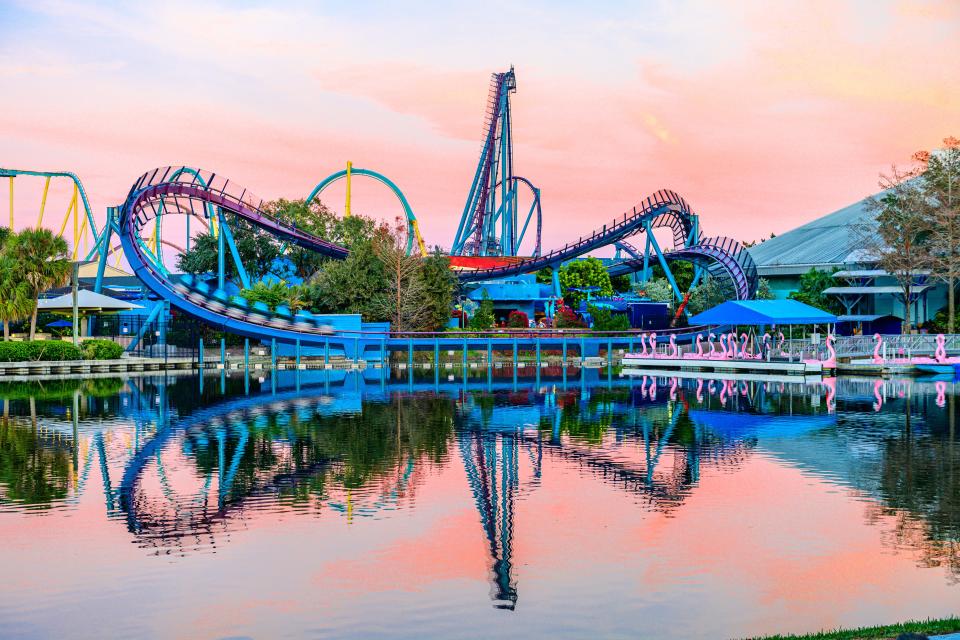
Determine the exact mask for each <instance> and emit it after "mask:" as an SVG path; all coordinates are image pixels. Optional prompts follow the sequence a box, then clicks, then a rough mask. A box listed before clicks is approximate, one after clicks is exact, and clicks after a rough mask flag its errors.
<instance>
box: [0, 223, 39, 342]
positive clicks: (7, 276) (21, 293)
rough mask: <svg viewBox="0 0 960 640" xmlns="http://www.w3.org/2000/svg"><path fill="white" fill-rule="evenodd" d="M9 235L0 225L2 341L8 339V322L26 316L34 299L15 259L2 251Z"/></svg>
mask: <svg viewBox="0 0 960 640" xmlns="http://www.w3.org/2000/svg"><path fill="white" fill-rule="evenodd" d="M10 235H11V234H10V230H9V229H7V228H6V227H0V320H2V321H3V339H4V341H7V340H9V339H10V323H11V322H18V321H20V320H23V319H24V318H26V317H28V316H29V315H30V313H31V312H32V310H33V303H34V300H35V298H34V297H33V295H32V291H31V289H30V285H29V284H27V282H26V281H25V280H24V279H23V274H22V273H21V271H20V268H19V265H18V264H17V261H16V260H14V259H13V258H11V257H10V256H9V255H7V254H6V253H5V252H4V248H5V247H6V245H7V241H8V240H9V238H10Z"/></svg>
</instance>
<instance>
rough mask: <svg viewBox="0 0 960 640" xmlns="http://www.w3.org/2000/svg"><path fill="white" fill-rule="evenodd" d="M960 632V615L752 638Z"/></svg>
mask: <svg viewBox="0 0 960 640" xmlns="http://www.w3.org/2000/svg"><path fill="white" fill-rule="evenodd" d="M956 632H960V617H953V618H941V619H939V620H922V621H920V620H917V621H910V622H903V623H900V624H891V625H887V626H884V627H861V628H859V629H839V630H837V631H821V632H819V633H811V634H807V635H799V636H796V635H785V636H783V635H775V636H765V637H763V638H759V637H758V638H752V639H750V640H875V639H885V638H896V637H897V636H898V635H900V634H901V633H920V634H924V635H939V634H945V633H956Z"/></svg>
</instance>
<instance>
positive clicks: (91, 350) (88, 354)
mask: <svg viewBox="0 0 960 640" xmlns="http://www.w3.org/2000/svg"><path fill="white" fill-rule="evenodd" d="M80 350H81V351H82V352H83V359H84V360H116V359H118V358H120V356H122V355H123V347H121V346H120V345H119V344H117V343H116V342H114V341H113V340H84V341H83V342H81V343H80Z"/></svg>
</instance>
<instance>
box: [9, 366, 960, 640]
mask: <svg viewBox="0 0 960 640" xmlns="http://www.w3.org/2000/svg"><path fill="white" fill-rule="evenodd" d="M923 390H924V387H923V386H922V385H915V388H914V394H915V395H920V394H921V392H922V391H923ZM599 394H600V392H599V391H595V392H594V395H599ZM627 397H629V396H627ZM798 399H799V398H798ZM683 400H686V401H688V402H691V404H692V405H693V406H696V403H695V402H692V401H690V398H689V394H688V395H686V396H684V398H683V399H682V400H681V401H679V402H678V403H677V404H676V405H674V407H675V408H679V407H680V406H681V402H682V401H683ZM819 402H820V401H819V400H818V403H819ZM547 404H548V403H546V402H544V403H542V405H543V406H546V405H547ZM608 404H609V405H610V406H611V407H612V409H613V411H614V414H615V415H619V416H620V417H619V418H616V419H615V421H614V422H615V425H614V426H616V427H619V428H620V431H621V432H622V433H626V434H628V435H626V436H621V437H616V438H615V437H612V436H610V435H608V436H607V437H605V438H604V439H603V441H602V442H601V443H594V444H592V445H591V443H588V442H585V441H583V440H576V441H572V440H570V439H569V438H567V437H566V436H565V437H564V440H563V442H562V445H563V446H564V447H569V448H571V449H574V450H576V451H585V450H587V451H588V450H589V449H590V446H594V447H595V448H597V449H599V450H601V453H603V454H604V455H605V456H606V457H607V458H610V459H614V460H616V461H617V462H619V463H621V464H623V465H625V466H627V467H630V468H635V469H638V470H643V466H644V464H645V454H644V450H643V448H642V439H641V438H639V437H637V436H636V435H634V434H633V432H632V431H631V428H630V425H629V421H630V420H634V419H636V420H642V419H644V417H649V418H650V420H651V426H652V428H655V429H660V430H662V429H663V428H664V425H665V424H666V423H665V422H664V420H663V418H664V415H665V414H667V413H668V412H667V405H666V403H660V404H657V405H648V406H647V407H646V408H644V409H643V410H641V411H633V410H632V409H630V407H625V406H623V405H621V404H620V403H618V402H608ZM800 404H802V403H800ZM798 406H800V405H799V404H798ZM819 406H821V409H822V407H823V405H819ZM839 407H840V410H839V413H838V415H837V416H836V419H837V421H838V423H839V424H840V426H839V427H833V428H830V427H824V426H823V425H822V424H821V425H820V427H818V429H815V430H809V429H803V428H800V429H798V430H797V432H796V434H795V435H794V436H791V435H789V434H787V433H785V432H784V431H783V430H782V429H779V428H778V429H776V430H774V431H772V432H771V433H767V434H765V433H764V432H763V430H762V429H757V430H754V431H753V432H752V433H751V434H750V436H749V438H750V439H751V441H755V446H754V445H751V446H750V447H748V448H746V449H739V450H738V453H739V455H737V456H736V459H735V462H734V463H732V464H721V462H722V461H718V462H717V463H714V461H713V460H712V459H711V457H710V456H709V455H707V451H704V454H703V455H702V456H701V460H702V463H701V466H700V479H699V482H698V483H697V484H696V485H694V486H693V487H690V488H689V489H688V490H687V491H685V492H684V494H683V499H682V501H681V502H680V503H679V504H678V506H676V508H673V509H670V510H660V509H656V508H651V507H652V506H653V505H651V504H650V502H649V499H648V495H647V494H644V493H643V492H637V491H628V490H625V489H624V488H623V487H622V486H618V484H617V482H616V481H611V480H610V479H609V478H604V477H603V476H602V475H600V474H598V473H595V472H593V471H588V470H586V469H584V467H583V465H582V463H581V462H578V461H577V460H576V459H573V458H567V457H564V456H562V455H558V454H555V453H552V452H549V451H548V452H546V453H544V455H542V456H541V457H539V458H536V457H534V456H531V455H528V454H527V451H526V450H523V451H522V455H519V456H518V458H517V459H518V461H519V468H518V475H519V479H520V486H521V491H520V492H519V493H518V494H517V501H516V503H515V505H514V509H513V513H514V522H513V526H512V531H513V540H512V547H513V559H514V569H513V578H514V581H515V583H516V587H517V590H518V593H519V599H518V602H517V608H516V610H515V611H513V612H505V611H500V610H496V609H494V608H493V607H491V606H490V582H489V579H490V576H489V571H490V569H489V557H488V550H489V546H488V543H487V540H486V539H485V537H484V533H483V531H482V529H481V527H480V525H479V521H478V514H477V511H476V509H475V508H474V505H473V502H472V499H471V498H470V494H469V488H468V484H467V479H466V476H465V473H464V466H463V460H462V459H461V458H460V457H459V456H458V455H456V454H454V455H451V456H450V457H449V458H448V459H446V460H443V461H441V462H439V463H431V464H427V463H424V464H423V465H422V467H421V468H420V469H421V470H420V472H419V475H418V477H417V478H416V482H415V497H412V498H410V499H409V500H406V501H405V502H404V503H403V504H402V506H401V508H398V509H396V510H391V511H389V512H385V513H381V514H379V515H377V516H376V517H369V518H355V519H352V520H348V518H346V517H345V516H344V515H343V514H341V513H339V512H334V511H333V510H330V509H325V508H324V507H323V506H322V505H321V506H320V507H319V508H318V509H315V510H308V511H303V512H299V511H294V510H290V509H276V508H270V507H269V504H265V505H262V508H252V507H251V508H247V509H244V510H242V511H239V510H238V511H237V512H233V513H231V514H229V517H230V518H231V519H232V521H231V522H230V523H228V524H227V525H225V526H224V527H223V529H222V531H219V532H218V533H217V535H215V536H210V537H208V538H206V539H202V540H201V539H196V540H191V541H185V544H184V545H182V548H185V549H187V550H189V549H194V548H195V549H197V551H193V552H189V553H185V554H181V553H180V552H179V551H178V549H179V547H171V548H170V549H172V551H173V553H172V554H170V555H167V549H159V550H158V549H157V548H156V547H152V546H141V545H139V544H132V542H135V540H134V539H133V537H132V536H131V534H130V533H129V532H128V531H127V529H126V526H125V523H124V522H123V520H122V518H121V519H119V520H111V519H108V518H107V517H105V514H104V503H103V492H102V485H101V484H100V482H99V476H98V475H97V474H96V473H93V474H92V475H91V476H90V477H89V478H88V484H87V488H86V490H85V492H84V493H83V494H82V495H81V496H80V499H79V504H78V505H76V506H74V507H71V508H69V509H61V510H56V511H52V512H49V513H46V514H37V513H36V512H31V514H30V515H27V514H25V513H24V512H23V511H20V510H6V511H5V512H3V513H0V539H3V540H4V541H5V544H4V545H3V547H0V565H2V566H3V567H4V573H5V576H6V578H5V581H4V583H3V586H2V587H0V596H2V597H0V603H2V604H0V620H2V621H3V622H0V630H2V631H3V633H0V635H15V634H16V633H21V634H22V635H24V636H26V637H48V636H52V635H56V634H62V635H64V636H70V637H83V636H87V637H101V636H103V635H116V636H126V637H129V636H139V637H184V638H186V637H212V636H229V635H249V636H253V637H301V636H303V635H311V633H312V632H316V633H317V634H320V635H323V634H329V635H337V636H341V635H344V634H347V633H350V634H353V635H355V636H357V637H370V636H373V635H381V634H383V635H391V634H399V635H410V634H422V635H425V636H428V637H429V636H444V637H446V636H469V637H488V636H490V635H492V634H494V633H500V632H502V633H513V634H518V635H520V634H522V635H567V636H573V637H583V636H586V635H594V636H597V635H624V636H626V635H630V636H636V635H640V636H644V637H704V638H713V637H741V636H746V635H750V634H759V633H764V632H774V631H778V632H783V631H808V630H811V629H813V628H819V627H832V626H837V625H845V626H848V625H859V624H876V623H881V622H889V621H894V620H898V619H905V618H920V617H926V616H938V615H947V614H950V613H951V612H952V611H954V610H955V609H954V607H955V600H956V592H955V587H951V586H950V585H949V583H948V581H947V579H946V576H945V573H944V571H943V570H941V569H937V568H933V569H919V568H918V567H917V552H916V551H914V550H913V549H912V548H911V547H910V546H909V545H906V546H903V547H901V548H900V549H899V550H896V551H894V550H893V549H892V548H891V546H890V544H889V540H890V538H891V536H892V535H893V532H894V531H895V530H896V527H897V523H898V519H899V518H901V517H902V514H899V513H897V512H893V513H884V512H883V510H882V509H880V508H878V503H877V502H876V498H875V497H872V496H871V495H869V494H865V493H863V492H862V491H861V490H860V488H859V487H857V486H856V484H855V483H852V482H850V480H849V479H845V478H842V477H841V471H842V469H838V468H836V466H835V464H834V463H835V461H836V460H837V455H838V454H837V451H840V452H841V453H840V454H839V455H840V456H841V457H844V456H845V457H846V458H848V459H849V460H851V461H853V462H856V461H857V460H858V456H860V455H866V456H867V458H868V459H869V458H870V456H875V455H876V447H870V446H862V447H860V448H856V447H854V445H855V444H856V442H857V438H856V433H854V432H851V431H849V430H844V427H843V423H844V420H845V419H846V418H847V416H848V415H853V414H856V413H858V412H859V409H857V408H845V407H844V398H843V395H842V389H841V395H840V398H839ZM931 407H932V405H929V406H928V407H927V410H931ZM803 408H804V409H805V410H812V409H813V407H811V405H810V404H809V403H807V404H806V405H803ZM897 410H898V409H897V408H893V409H891V413H889V414H882V415H885V416H890V417H891V418H892V417H894V416H895V415H896V414H895V413H892V412H895V411H897ZM703 413H704V414H705V415H704V416H703V417H702V422H703V423H705V426H706V428H709V422H710V414H711V413H712V414H713V415H714V416H716V415H717V412H716V411H712V412H707V411H703ZM724 416H725V417H726V414H724ZM820 417H823V416H822V415H820V416H817V419H819V418H820ZM805 419H806V418H804V417H801V416H797V420H798V421H802V420H805ZM41 420H42V416H41ZM891 423H893V420H891ZM638 424H639V423H638ZM109 428H110V433H111V434H112V435H110V437H109V438H107V451H108V457H109V458H110V468H111V473H112V475H113V476H114V477H116V478H119V474H120V471H121V469H122V466H123V462H124V460H125V457H127V456H129V443H130V442H131V432H132V429H133V425H132V424H131V423H130V422H124V421H123V420H116V421H113V422H111V423H109ZM885 428H889V427H885ZM95 430H96V427H95V426H94V425H92V424H85V425H84V426H83V429H82V430H81V437H90V434H92V433H94V432H95ZM919 435H920V436H922V435H923V434H922V433H921V434H919ZM875 436H876V434H867V435H866V436H865V437H866V438H867V440H866V441H864V440H863V439H861V441H860V442H861V444H864V443H866V444H869V443H870V441H871V440H870V439H871V438H873V437H875ZM725 437H726V436H725ZM732 440H733V441H736V437H733V438H732ZM179 443H180V441H178V445H179ZM844 443H847V444H846V445H845V444H844ZM838 445H842V446H838ZM845 447H846V448H845ZM708 448H709V445H708ZM455 450H456V447H453V448H452V449H451V451H455ZM172 452H174V453H175V455H172V456H171V457H169V458H165V460H166V461H167V462H168V466H169V468H170V472H171V481H172V483H173V484H174V485H175V486H176V490H177V491H180V492H182V493H184V494H189V493H190V491H192V490H193V489H195V488H196V482H197V480H198V479H197V478H196V476H195V474H193V472H192V471H191V469H192V467H191V466H190V464H189V460H188V459H187V458H184V457H183V455H182V448H181V447H179V446H177V447H174V448H173V449H172ZM844 452H846V453H844ZM865 452H866V453H865ZM871 452H872V453H871ZM800 454H803V455H802V456H801V455H800ZM686 460H687V455H686V452H685V451H684V450H683V449H682V448H681V447H677V446H675V445H669V446H668V447H667V449H666V451H665V453H664V455H663V456H662V457H661V459H660V461H659V465H660V466H659V467H658V471H659V472H661V473H664V474H667V475H669V474H670V473H671V470H674V469H677V468H680V467H682V465H684V464H686V462H685V461H686ZM535 464H539V469H540V477H539V480H538V481H537V482H534V480H533V479H534V471H535V467H534V465H535ZM145 482H146V483H147V485H148V486H146V487H145V490H147V491H149V492H151V495H153V494H156V495H160V494H159V487H158V485H157V484H156V483H157V480H156V477H155V476H154V477H151V478H148V479H145ZM380 488H381V487H380V486H379V485H377V486H376V487H375V490H377V491H379V489H380ZM361 493H362V492H361ZM335 497H336V498H337V499H338V500H339V499H342V498H343V495H342V491H339V490H337V492H336V496H335ZM918 542H921V541H920V540H918ZM155 554H156V555H155ZM107 621H108V622H107ZM106 624H109V625H110V626H109V627H107V626H104V625H106Z"/></svg>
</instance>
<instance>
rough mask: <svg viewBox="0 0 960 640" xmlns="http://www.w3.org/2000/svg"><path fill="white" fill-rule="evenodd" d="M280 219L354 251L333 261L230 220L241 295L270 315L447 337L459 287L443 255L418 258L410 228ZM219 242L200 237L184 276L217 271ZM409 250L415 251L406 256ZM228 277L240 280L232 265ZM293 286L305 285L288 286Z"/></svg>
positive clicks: (272, 207) (286, 214) (301, 210)
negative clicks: (279, 311)
mask: <svg viewBox="0 0 960 640" xmlns="http://www.w3.org/2000/svg"><path fill="white" fill-rule="evenodd" d="M267 212H268V213H269V214H270V215H272V216H274V217H276V218H277V219H279V220H281V221H283V222H285V223H287V224H290V225H294V226H296V228H297V229H301V230H303V231H305V232H307V233H310V234H313V235H315V236H318V237H320V238H323V239H325V240H329V241H330V242H334V243H336V244H339V245H341V246H344V247H346V248H347V249H349V250H350V255H349V256H348V257H347V259H346V260H333V259H329V258H326V257H324V256H321V255H319V254H317V253H315V252H313V251H309V250H307V249H303V248H300V247H297V246H284V245H283V243H281V242H280V241H279V240H278V239H277V238H275V237H273V236H271V235H270V234H268V233H265V232H263V231H260V230H259V229H257V228H255V227H253V226H252V225H250V224H248V223H246V222H245V221H243V220H241V219H238V218H233V217H228V219H227V223H228V224H229V225H230V230H231V232H232V233H233V237H234V241H235V243H236V245H237V251H238V253H239V255H240V259H241V261H242V263H243V265H244V267H245V269H246V270H247V274H248V276H249V278H250V280H251V287H250V288H248V289H245V290H244V291H243V292H242V295H243V296H244V297H246V298H247V299H249V300H251V301H260V302H263V303H265V304H266V305H267V306H269V307H271V308H276V307H277V306H280V305H285V306H287V307H289V308H290V309H291V310H292V311H297V310H299V309H307V310H309V311H312V312H315V313H359V314H361V315H362V316H363V318H364V320H365V321H369V322H390V323H392V327H393V329H394V330H396V331H437V330H442V329H443V328H444V327H445V326H446V324H447V321H448V319H449V317H450V309H451V307H452V306H453V299H454V295H455V292H456V287H457V279H456V277H455V275H454V273H453V272H452V271H451V269H450V261H449V259H448V258H447V257H446V256H444V255H442V254H441V253H440V252H439V251H435V252H434V253H433V254H431V255H428V256H423V255H420V252H419V250H418V247H417V244H416V242H412V241H411V239H410V238H409V237H408V230H407V225H406V222H405V221H404V220H402V219H399V218H398V219H397V220H396V221H395V223H394V224H393V225H388V224H384V223H377V222H376V221H374V220H373V219H371V218H368V217H366V216H362V215H353V216H350V217H346V218H341V217H339V216H337V215H336V214H334V213H333V212H331V211H330V210H329V209H328V208H327V207H325V206H324V205H323V204H321V203H319V202H317V201H314V202H312V203H306V202H305V201H303V200H283V199H281V200H277V201H275V202H272V203H270V204H269V205H268V207H267ZM217 246H218V239H217V237H216V236H215V235H214V233H213V231H212V230H211V231H207V232H205V233H202V234H200V235H198V236H197V238H196V241H195V243H194V245H193V246H192V247H191V249H190V251H188V252H186V253H184V254H182V255H181V256H180V257H179V259H178V263H177V264H178V266H179V268H180V269H181V270H183V271H184V272H186V273H193V274H205V273H206V274H209V273H216V271H217V268H218V266H217V260H218V258H217V256H218V253H217ZM408 246H409V247H410V249H411V251H410V253H409V254H408V251H407V249H408ZM226 265H227V266H226V270H225V273H226V275H227V277H229V278H233V279H235V280H236V278H237V276H238V274H237V269H236V266H235V265H234V264H233V261H232V260H231V259H230V258H229V257H228V258H227V260H226ZM288 280H295V281H297V282H299V284H295V285H289V284H287V281H288Z"/></svg>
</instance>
